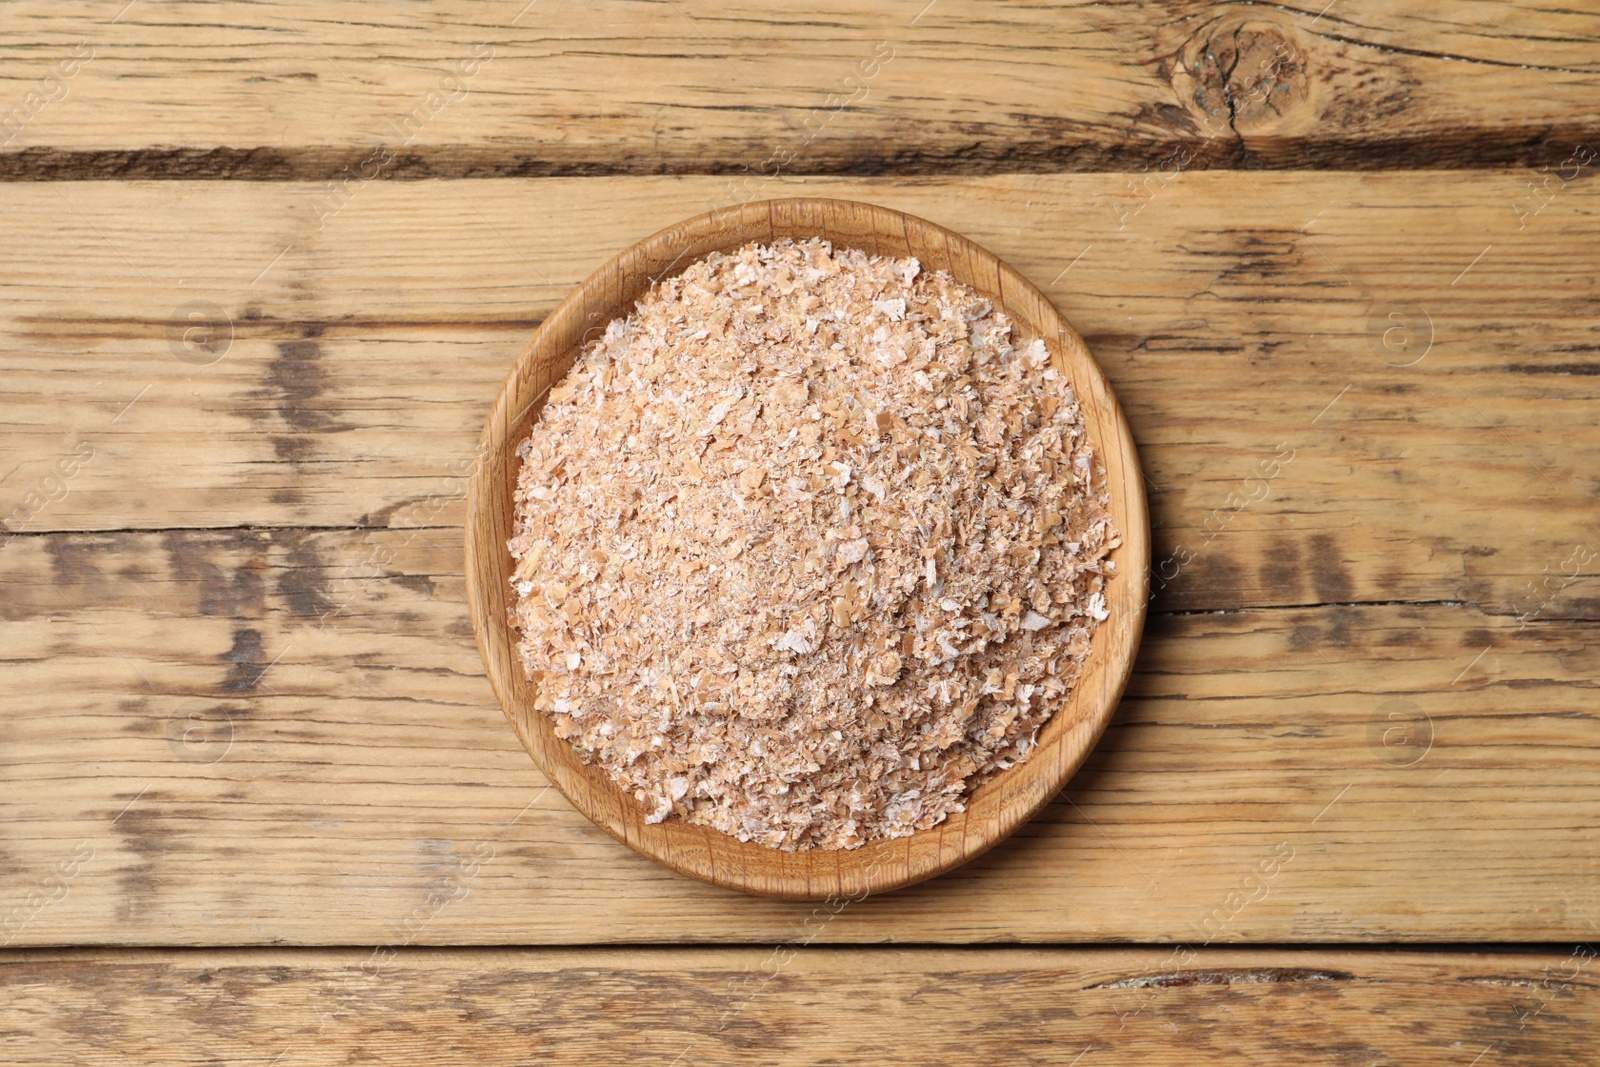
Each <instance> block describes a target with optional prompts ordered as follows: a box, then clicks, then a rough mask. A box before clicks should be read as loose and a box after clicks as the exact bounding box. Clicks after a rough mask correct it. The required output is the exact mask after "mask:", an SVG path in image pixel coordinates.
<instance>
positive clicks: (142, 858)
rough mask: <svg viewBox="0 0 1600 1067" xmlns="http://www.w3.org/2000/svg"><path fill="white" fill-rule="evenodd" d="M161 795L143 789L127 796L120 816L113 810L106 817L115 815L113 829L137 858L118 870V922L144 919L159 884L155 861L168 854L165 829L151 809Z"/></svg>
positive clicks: (126, 849)
mask: <svg viewBox="0 0 1600 1067" xmlns="http://www.w3.org/2000/svg"><path fill="white" fill-rule="evenodd" d="M161 799H162V798H161V796H160V795H159V794H157V793H156V792H155V790H146V791H145V792H144V794H143V795H142V796H139V797H138V799H136V800H135V799H134V798H133V796H131V795H130V797H129V800H132V801H133V803H132V805H131V806H130V807H129V808H128V809H127V810H125V811H123V812H122V813H121V815H120V817H119V816H118V815H117V812H115V811H112V812H110V813H109V814H108V815H107V819H112V818H115V819H116V822H115V823H113V824H112V830H113V831H115V832H116V834H117V835H118V836H119V837H121V839H122V848H123V849H124V850H125V851H127V852H131V853H133V855H134V856H135V857H136V859H135V861H134V862H133V863H129V864H125V865H124V866H123V867H122V868H121V869H120V870H118V871H117V891H118V893H117V908H116V916H117V921H118V922H119V923H129V922H137V921H140V920H142V919H143V917H144V914H145V912H146V911H147V910H148V909H149V906H150V904H151V903H152V901H153V899H154V897H155V895H156V891H157V890H158V889H160V887H161V879H160V877H159V876H158V875H157V873H156V870H157V862H158V861H159V860H160V859H161V857H163V856H165V855H166V853H167V842H166V836H167V828H166V827H165V826H163V825H162V822H161V817H160V815H159V814H157V812H156V811H155V810H154V805H155V804H157V803H159V802H160V800H161Z"/></svg>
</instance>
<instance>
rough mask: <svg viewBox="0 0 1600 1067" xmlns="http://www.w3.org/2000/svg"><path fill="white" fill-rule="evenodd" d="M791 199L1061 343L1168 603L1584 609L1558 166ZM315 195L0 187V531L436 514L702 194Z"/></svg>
mask: <svg viewBox="0 0 1600 1067" xmlns="http://www.w3.org/2000/svg"><path fill="white" fill-rule="evenodd" d="M135 10H137V9H135ZM1585 173H1586V174H1587V173H1589V171H1587V170H1586V171H1585ZM793 188H794V189H796V190H800V191H806V192H814V193H816V194H818V195H841V196H846V197H852V198H864V199H868V200H873V201H876V202H879V203H883V204H885V205H887V206H890V207H894V208H898V209H902V210H906V211H910V212H912V213H915V214H920V215H923V216H925V217H931V218H933V219H934V220H935V221H938V222H940V223H942V224H944V225H948V226H950V227H952V228H954V229H957V230H959V231H960V232H963V233H966V234H969V235H971V236H972V237H973V238H974V239H975V240H977V241H979V242H980V243H982V244H983V245H984V246H985V247H988V248H990V249H992V250H993V251H995V252H996V254H998V255H1000V256H1001V257H1002V258H1004V259H1005V260H1006V261H1007V262H1009V263H1011V264H1013V265H1014V266H1016V267H1017V268H1018V269H1019V270H1020V271H1021V272H1022V273H1023V274H1024V275H1025V276H1027V277H1028V278H1029V279H1031V280H1032V281H1034V282H1035V283H1036V284H1038V285H1039V286H1040V287H1041V288H1042V289H1043V291H1044V292H1045V294H1046V295H1047V296H1048V297H1049V298H1050V299H1051V301H1052V302H1053V303H1054V304H1056V305H1057V306H1058V307H1060V308H1061V309H1062V310H1063V312H1064V313H1065V314H1066V315H1067V317H1068V318H1069V320H1070V321H1072V322H1073V323H1074V325H1075V326H1077V327H1078V328H1079V330H1080V331H1081V332H1082V333H1083V334H1084V336H1085V337H1086V339H1087V341H1088V343H1089V345H1090V348H1091V350H1092V351H1093V352H1094V353H1095V355H1096V358H1097V359H1098V360H1099V361H1100V362H1101V364H1102V365H1103V366H1104V367H1105V369H1106V373H1107V376H1108V378H1109V379H1110V381H1111V383H1112V386H1113V388H1114V389H1115V390H1116V393H1117V395H1118V397H1119V399H1120V400H1121V401H1122V403H1123V405H1124V408H1125V410H1126V411H1127V414H1128V418H1129V421H1130V423H1131V425H1132V428H1133V432H1134V437H1135V440H1136V441H1137V442H1138V445H1139V448H1140V453H1141V458H1142V459H1143V461H1144V463H1145V467H1146V473H1147V475H1148V477H1149V485H1148V486H1147V488H1148V490H1149V494H1150V502H1151V507H1152V516H1153V520H1154V524H1155V526H1156V529H1155V544H1154V554H1155V559H1156V561H1157V567H1156V574H1157V579H1158V585H1159V586H1160V591H1159V596H1160V597H1161V598H1162V599H1161V601H1159V603H1160V605H1161V606H1162V607H1165V608H1176V609H1182V610H1209V609H1213V608H1225V607H1238V606H1243V605H1287V604H1318V603H1348V602H1360V601H1394V600H1406V601H1428V602H1433V601H1440V602H1466V603H1470V604H1473V605H1476V606H1479V607H1482V608H1484V609H1485V610H1487V611H1490V612H1493V613H1496V614H1505V615H1509V616H1523V617H1525V618H1532V619H1535V620H1537V619H1546V618H1555V617H1561V618H1587V619H1595V618H1600V597H1597V596H1596V595H1595V592H1594V589H1593V587H1592V582H1589V581H1577V580H1573V578H1572V575H1571V573H1570V572H1573V571H1574V569H1576V571H1577V572H1578V573H1581V574H1583V575H1592V574H1593V573H1594V569H1593V567H1592V566H1591V565H1589V564H1586V563H1582V561H1583V560H1584V559H1585V558H1586V556H1585V553H1586V552H1587V553H1594V552H1597V551H1600V531H1597V529H1596V527H1597V526H1600V522H1597V521H1596V520H1595V519H1594V518H1593V517H1592V516H1591V515H1590V513H1589V512H1588V511H1586V510H1585V509H1586V508H1587V506H1588V504H1589V503H1590V502H1591V500H1592V485H1591V480H1592V472H1593V471H1595V470H1596V469H1600V438H1597V437H1596V435H1595V434H1594V433H1593V431H1592V428H1593V424H1594V418H1595V411H1596V410H1597V404H1600V384H1597V383H1600V377H1597V376H1596V374H1595V370H1596V368H1597V364H1596V357H1595V353H1596V352H1597V351H1600V325H1597V323H1596V320H1595V318H1594V316H1593V314H1592V309H1593V302H1594V299H1595V295H1596V289H1597V280H1596V275H1595V272H1594V270H1593V248H1594V247H1595V245H1596V243H1597V242H1600V210H1597V209H1600V186H1597V185H1596V184H1595V183H1594V182H1591V181H1589V180H1587V178H1581V179H1575V180H1573V181H1572V182H1570V183H1568V184H1565V185H1561V186H1559V188H1558V190H1557V191H1555V192H1553V193H1551V194H1549V195H1550V196H1551V199H1550V200H1549V201H1548V202H1547V204H1546V206H1544V207H1543V208H1542V210H1540V211H1539V212H1538V213H1537V214H1531V215H1527V214H1525V215H1523V216H1519V215H1518V213H1517V209H1516V207H1515V205H1516V203H1517V202H1518V197H1519V196H1524V194H1526V189H1525V181H1524V179H1523V177H1522V176H1521V175H1519V174H1516V173H1512V172H1496V173H1409V174H1373V175H1351V174H1325V175H1275V174H1259V173H1258V174H1249V173H1229V174H1224V173H1197V174H1184V175H1181V176H1179V177H1177V178H1175V179H1174V180H1173V181H1172V182H1171V183H1170V184H1169V185H1166V186H1165V187H1162V188H1158V189H1153V190H1145V191H1143V192H1140V193H1134V192H1131V191H1129V190H1128V189H1127V187H1126V185H1125V184H1123V183H1121V182H1120V180H1119V179H1117V178H1114V177H1112V176H1105V175H1072V176H1065V177H1010V178H989V179H981V180H962V181H935V180H926V181H921V180H905V181H875V180H862V181H834V180H816V181H806V182H800V183H796V184H795V185H794V187H793ZM315 195H316V187H315V186H308V185H298V184H269V185H258V184H247V183H155V184H138V183H84V184H72V185H68V184H43V183H33V184H13V185H9V186H6V187H5V188H4V189H0V206H3V207H4V210H5V212H6V216H7V218H8V225H9V226H10V231H9V234H8V238H7V240H8V242H9V243H8V246H7V247H8V256H7V257H6V259H5V261H4V262H3V263H0V365H3V367H4V374H3V377H0V402H3V403H4V405H5V410H6V413H7V418H6V419H5V420H3V421H0V454H4V455H6V456H8V457H11V458H10V459H9V461H7V462H6V464H5V468H0V517H3V518H4V519H5V521H6V523H7V525H8V526H11V527H15V528H20V529H23V530H30V531H41V530H52V529H85V528H102V529H105V528H109V529H120V528H141V527H142V528H157V529H163V528H171V527H192V526H215V527H234V526H296V527H326V526H418V525H424V526H426V525H450V524H458V523H460V522H461V521H462V518H463V510H462V506H461V500H462V494H463V490H464V482H463V481H462V480H461V478H460V476H461V474H462V473H463V472H464V471H465V470H467V469H468V468H469V467H470V462H471V458H472V455H473V450H474V443H475V440H476V435H477V433H478V430H479V428H480V427H481V425H482V419H483V417H484V414H485V413H486V412H487V411H488V410H489V407H490V405H491V403H492V401H493V398H494V396H495V392H496V390H497V389H498V387H499V383H500V382H501V380H502V379H503V378H504V375H505V372H506V370H507V368H509V367H510V365H511V362H512V361H513V360H514V359H515V357H516V354H517V352H518V351H519V350H520V348H521V347H522V345H523V344H524V343H525V342H526V340H527V338H528V336H529V335H531V333H532V331H533V329H534V327H535V326H536V325H537V323H538V321H539V320H540V319H541V318H542V317H543V316H544V315H545V314H547V313H548V312H549V310H550V309H551V308H553V307H554V306H555V304H556V302H557V301H559V300H560V299H561V298H562V297H563V296H565V295H566V294H567V292H569V291H570V290H571V289H572V288H573V287H574V286H576V285H577V284H578V283H579V282H580V281H581V280H582V278H583V277H585V276H586V275H587V274H588V273H589V272H590V271H592V270H593V269H594V268H595V267H597V266H599V264H600V263H602V262H604V260H605V259H606V258H607V257H608V256H610V255H612V254H614V253H615V252H616V251H618V250H619V249H621V248H623V247H626V246H627V245H628V244H630V243H632V242H633V241H635V240H637V239H638V238H640V237H641V236H643V235H645V234H648V233H650V232H653V231H654V230H655V229H657V228H658V227H659V226H660V225H661V224H662V223H663V221H664V220H671V219H676V218H682V217H685V216H687V215H690V214H693V213H695V212H696V211H698V210H701V209H702V208H704V207H705V206H706V205H707V203H708V202H716V198H718V197H719V196H721V195H722V190H721V188H720V186H719V185H718V183H717V182H716V181H715V180H714V179H673V178H666V179H606V180H599V179H591V180H588V181H567V180H540V181H527V182H518V181H503V182H494V181H490V182H457V181H450V182H388V183H382V184H377V185H374V186H372V187H370V188H369V189H366V190H364V191H363V192H362V193H361V195H360V196H358V197H356V198H355V199H354V200H353V201H351V202H350V204H349V205H348V207H346V208H345V210H344V211H342V212H341V213H340V214H339V215H338V216H336V217H334V218H332V219H331V220H328V222H327V224H326V226H325V227H324V228H322V229H318V228H317V227H316V225H315V223H314V220H313V216H312V215H311V213H310V209H309V207H308V204H309V202H310V200H311V198H312V197H314V196H315ZM723 202H724V203H725V202H726V201H723ZM1528 202H1530V201H1524V208H1523V209H1522V210H1523V211H1525V212H1528V211H1531V209H1529V208H1527V207H1526V203H1528ZM396 233H404V234H405V235H406V241H405V242H404V243H405V246H406V247H405V248H404V249H399V250H397V248H396V245H395V241H394V239H393V235H394V234H396ZM194 304H198V306H199V307H200V310H199V311H198V312H195V311H193V310H192V309H191V310H190V311H187V312H180V309H182V308H185V307H189V306H190V305H194ZM206 308H210V309H211V310H209V311H208V310H206ZM191 313H195V314H199V315H200V316H201V318H200V319H199V320H198V324H197V323H191V322H189V321H188V320H187V319H186V318H185V316H186V315H187V314H191ZM212 314H214V315H216V316H219V317H218V318H217V320H216V325H215V327H214V328H213V329H211V330H210V332H207V329H206V323H207V319H206V316H207V315H212ZM1390 316H1399V318H1397V319H1391V318H1390ZM1386 337H1387V338H1388V339H1389V340H1390V341H1391V342H1392V343H1394V344H1398V342H1400V341H1402V340H1407V339H1409V340H1410V341H1411V345H1410V347H1409V348H1396V350H1395V351H1393V352H1391V351H1389V350H1388V349H1386V348H1385V347H1384V345H1383V341H1384V339H1385V338H1386ZM1430 339H1431V346H1430V345H1429V340H1430ZM186 343H187V345H189V346H192V347H186ZM208 346H209V347H208ZM175 351H176V352H178V353H182V354H184V355H185V356H187V357H189V358H190V359H192V360H195V361H197V362H205V361H209V360H211V359H214V358H216V357H217V356H218V355H219V354H220V355H221V358H220V359H217V361H216V362H214V363H211V364H210V365H206V366H201V365H196V364H195V363H190V362H185V361H184V360H183V359H180V358H178V356H177V355H175V354H174V353H175ZM1424 352H1425V354H1424V355H1423V356H1422V358H1421V360H1420V362H1417V363H1415V364H1413V365H1411V366H1392V365H1391V364H1392V363H1402V362H1406V361H1408V360H1410V359H1412V358H1414V356H1415V355H1418V354H1422V353H1424ZM130 404H131V406H130ZM84 444H87V445H88V446H89V447H91V448H93V449H94V457H93V459H92V461H90V462H87V463H83V464H79V465H78V466H77V468H76V473H75V475H74V476H73V477H72V478H71V479H70V481H69V482H67V483H66V485H65V487H64V488H65V490H66V493H65V495H64V496H62V495H61V493H60V488H57V487H55V486H54V483H50V482H47V481H46V479H47V478H48V477H49V475H50V473H51V469H52V467H54V466H55V465H56V464H57V463H58V462H61V461H62V460H63V459H65V458H67V457H70V456H71V454H72V453H73V451H74V449H75V448H76V447H78V446H80V445H84ZM1280 453H1281V455H1282V456H1283V457H1286V458H1288V459H1289V462H1288V463H1287V465H1283V464H1282V463H1280V462H1278V460H1277V459H1276V458H1275V457H1278V456H1279V455H1280ZM1275 463H1276V464H1277V467H1276V469H1277V470H1278V474H1277V476H1276V477H1274V478H1272V479H1270V482H1269V484H1266V485H1265V486H1264V485H1263V481H1262V478H1261V475H1262V464H1267V465H1268V468H1269V469H1273V464H1275ZM6 468H9V469H6ZM51 489H55V490H56V491H55V492H54V493H52V492H51V491H50V490H51ZM1263 493H1265V496H1264V497H1263V496H1262V494H1263ZM30 494H32V495H30ZM1241 505H1242V507H1241ZM18 508H22V509H23V510H22V512H21V513H20V514H19V513H18V512H17V509H18ZM1564 570H1565V571H1566V572H1568V573H1563V571H1564Z"/></svg>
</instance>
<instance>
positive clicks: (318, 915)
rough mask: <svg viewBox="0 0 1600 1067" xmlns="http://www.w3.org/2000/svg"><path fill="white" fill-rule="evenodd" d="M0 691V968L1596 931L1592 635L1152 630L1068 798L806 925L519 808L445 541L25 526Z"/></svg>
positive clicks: (1318, 628)
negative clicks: (475, 950) (322, 948)
mask: <svg viewBox="0 0 1600 1067" xmlns="http://www.w3.org/2000/svg"><path fill="white" fill-rule="evenodd" d="M0 673H3V675H4V677H5V679H6V685H5V686H4V687H0V827H4V830H3V833H0V930H3V931H4V932H3V933H0V941H9V944H10V945H11V946H12V947H20V946H23V945H51V944H128V945H133V944H145V945H163V944H185V945H226V944H351V943H356V944H377V943H382V942H397V943H398V942H402V941H407V940H409V941H410V942H412V943H417V944H452V943H466V944H501V943H525V944H540V943H546V944H576V943H584V942H606V941H611V942H625V943H626V942H643V941H673V942H695V941H722V942H727V941H741V940H762V941H772V940H783V939H786V938H791V937H794V936H809V935H811V934H812V933H814V935H815V938H816V939H817V940H819V941H838V942H866V941H911V942H951V941H956V942H965V941H977V940H1021V941H1096V940H1107V939H1131V940H1157V939H1174V940H1186V941H1191V942H1193V943H1196V944H1199V943H1202V942H1207V941H1209V942H1211V943H1213V944H1219V945H1220V944H1228V943H1235V942H1240V941H1255V942H1262V941H1267V942H1287V941H1310V942H1328V941H1341V940H1350V941H1365V942H1381V941H1387V940H1400V941H1418V940H1429V939H1434V940H1438V939H1445V940H1500V939H1517V940H1554V939H1569V938H1570V939H1579V938H1594V937H1596V936H1597V934H1600V929H1597V927H1596V922H1597V921H1600V852H1597V850H1596V848H1595V836H1594V830H1593V827H1594V824H1595V812H1596V811H1597V810H1600V744H1597V741H1596V736H1597V735H1596V730H1595V719H1596V712H1595V684H1596V683H1595V679H1596V678H1597V677H1600V640H1597V635H1596V629H1595V627H1594V625H1593V624H1592V623H1589V622H1581V621H1570V620H1560V619H1554V618H1550V619H1545V618H1540V619H1537V620H1534V621H1532V622H1530V623H1529V624H1528V625H1527V626H1525V627H1524V626H1521V625H1520V624H1519V623H1518V622H1517V621H1516V620H1515V619H1512V618H1506V617H1497V616H1490V615H1485V614H1484V613H1482V612H1481V611H1479V610H1478V609H1476V608H1473V607H1471V606H1469V605H1454V606H1452V605H1404V604H1388V605H1370V606H1355V607H1352V606H1323V607H1304V608H1279V609H1250V610H1227V611H1215V612H1202V613H1182V614H1171V613H1167V614H1160V613H1158V614H1155V615H1153V616H1152V617H1151V619H1150V620H1149V623H1148V625H1147V628H1146V634H1145V641H1144V645H1143V648H1142V651H1141V657H1140V660H1139V662H1138V664H1137V667H1136V670H1135V674H1134V677H1133V679H1132V680H1131V682H1130V685H1129V689H1128V693H1127V695H1126V697H1125V698H1124V700H1123V702H1122V705H1121V707H1120V709H1119V711H1118V714H1117V716H1116V717H1115V718H1114V719H1113V721H1112V724H1111V726H1110V727H1109V728H1108V730H1107V732H1106V734H1105V736H1104V737H1103V738H1102V740H1101V742H1100V743H1099V744H1098V745H1097V746H1096V748H1095V749H1094V751H1093V753H1092V754H1091V756H1090V759H1089V760H1088V762H1087V763H1086V764H1085V766H1084V768H1083V770H1082V771H1080V773H1079V774H1078V776H1077V777H1076V778H1074V779H1073V781H1072V783H1071V784H1070V786H1069V788H1068V790H1067V791H1066V793H1065V794H1064V795H1063V796H1062V797H1060V798H1059V799H1057V800H1056V801H1055V802H1054V803H1052V804H1051V805H1050V806H1049V807H1048V808H1046V809H1045V810H1044V812H1042V813H1041V815H1040V816H1039V817H1038V818H1036V819H1035V820H1033V821H1032V822H1030V823H1029V824H1028V825H1027V826H1025V827H1023V828H1022V829H1021V830H1020V831H1019V832H1018V833H1017V834H1016V835H1014V836H1013V837H1012V838H1011V839H1010V840H1008V841H1007V842H1006V843H1004V844H1002V845H1001V846H999V847H998V848H996V849H994V850H992V851H990V852H988V853H986V854H985V855H983V856H981V857H979V858H978V859H977V860H974V861H973V862H972V863H971V864H969V865H968V866H966V867H963V868H962V869H960V870H958V871H954V872H952V873H950V874H948V875H945V876H943V877H941V878H938V879H935V880H933V881H931V882H928V883H925V884H923V885H921V886H918V887H914V888H911V889H908V890H904V891H901V892H897V893H891V894H887V895H884V896H881V897H870V898H868V899H867V900H865V901H863V902H860V903H857V904H852V905H851V906H850V907H849V908H846V909H844V910H843V911H842V913H840V914H838V915H836V916H831V915H827V914H826V912H824V918H823V919H822V920H819V918H818V916H816V915H815V913H814V909H813V906H811V905H795V904H786V903H782V902H775V901H764V900H757V899H752V898H749V897H745V896H742V895H739V894H735V893H732V892H728V891H726V890H719V889H716V888H713V887H710V886H706V885H703V884H700V883H698V882H695V881H693V880H691V879H688V878H684V877H683V876H681V875H678V874H675V873H673V872H670V871H667V870H665V869H664V868H661V867H659V866H657V865H656V864H654V863H651V862H650V861H648V860H646V859H644V858H642V857H640V856H638V855H636V854H634V853H633V852H631V851H630V850H628V849H626V848H624V847H623V846H621V845H619V844H617V843H616V842H615V841H612V840H611V839H610V838H609V837H607V836H606V835H605V834H604V833H603V832H601V831H600V830H598V829H597V828H595V827H594V826H593V825H592V824H591V823H589V821H588V820H587V819H585V818H584V817H583V816H581V815H579V814H578V813H577V812H576V811H574V810H573V809H572V808H571V807H570V806H568V805H567V803H566V802H565V801H564V800H562V799H561V797H560V795H559V794H557V793H556V792H554V791H547V790H546V782H545V780H544V779H543V778H542V777H541V776H540V775H539V773H538V772H537V770H536V769H535V768H534V767H533V765H532V764H531V762H530V761H529V760H528V757H527V754H526V753H525V752H524V751H523V750H522V748H521V747H520V746H519V745H518V743H517V741H516V738H515V737H514V736H513V734H512V732H511V731H510V730H509V729H507V727H506V725H505V722H504V720H503V717H502V715H501V713H500V710H499V708H498V706H497V705H496V702H495V698H494V696H493V694H492V692H491V691H490V689H489V686H488V685H487V683H486V682H485V680H484V678H483V676H482V667H481V664H480V661H479V657H478V653H477V650H476V648H475V647H474V644H473V638H472V634H471V630H470V626H469V623H468V619H467V612H466V606H465V592H464V588H463V578H462V570H461V540H460V532H459V531H458V530H455V529H437V528H422V529H412V530H368V531H359V530H351V531H346V530H283V529H277V530H233V531H167V532H147V533H93V534H49V535H38V536H24V537H18V538H16V539H14V540H13V541H12V542H11V543H10V545H9V546H8V547H7V548H6V549H5V550H4V551H3V552H0ZM85 851H87V852H90V853H92V855H90V856H89V858H88V859H87V861H83V860H82V856H83V853H84V852H85ZM1290 851H1292V855H1289V852H1290ZM1286 855H1287V856H1288V859H1287V861H1285V860H1284V858H1283V857H1284V856H1286ZM75 860H77V861H78V862H74V861H75ZM63 865H65V869H66V870H67V871H70V872H71V877H70V878H66V882H65V889H64V890H63V888H62V886H61V884H60V883H61V881H62V879H63V878H64V877H65V876H64V874H63ZM1263 865H1266V867H1267V868H1269V869H1271V868H1276V871H1275V872H1274V873H1272V874H1271V877H1270V878H1267V877H1263V875H1265V874H1266V873H1268V872H1267V871H1264V870H1263ZM464 889H465V890H469V891H470V895H463V894H462V890H464ZM1485 901H1493V902H1494V907H1493V908H1492V909H1486V908H1485V905H1484V902H1485ZM797 931H798V932H800V933H799V934H797ZM1480 1047H1481V1046H1480ZM1474 1054H1475V1053H1474ZM1468 1059H1470V1057H1468Z"/></svg>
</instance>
